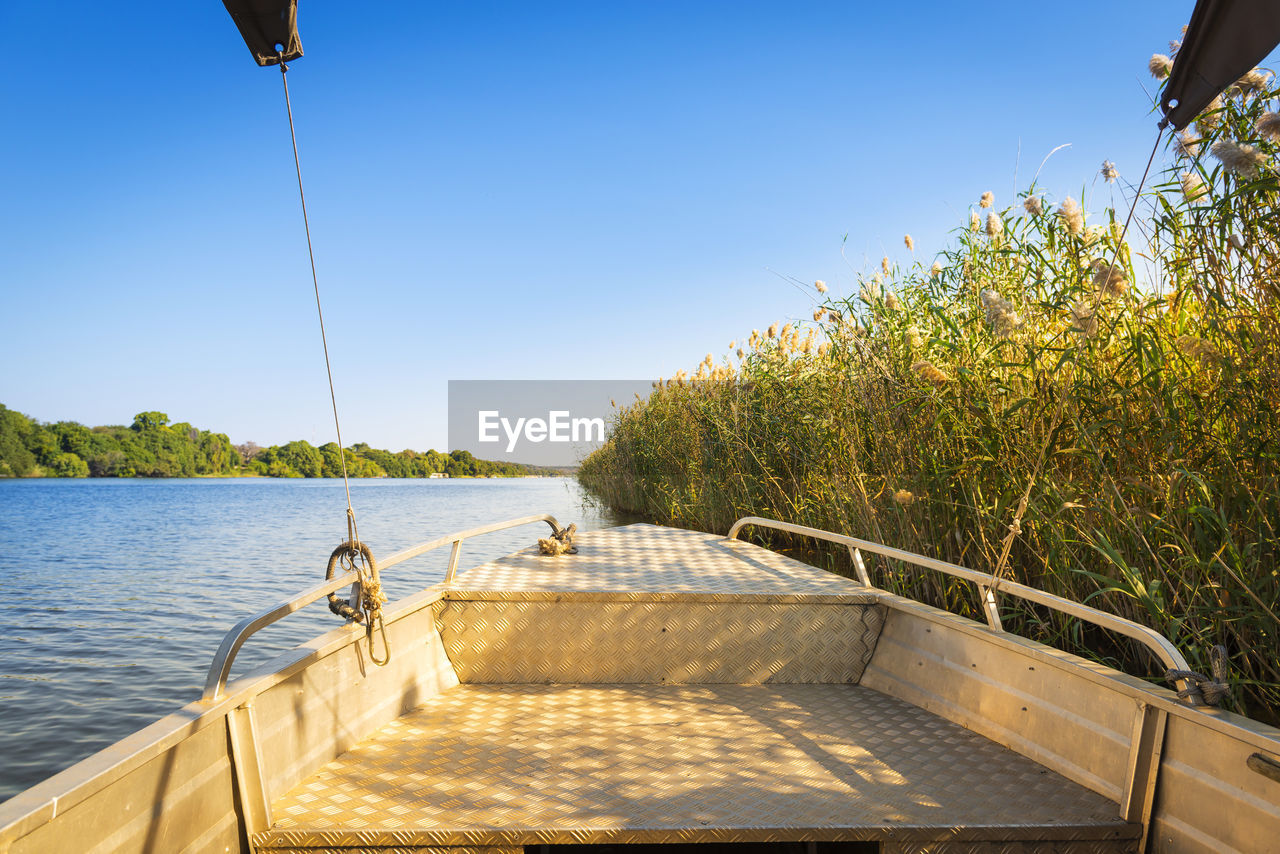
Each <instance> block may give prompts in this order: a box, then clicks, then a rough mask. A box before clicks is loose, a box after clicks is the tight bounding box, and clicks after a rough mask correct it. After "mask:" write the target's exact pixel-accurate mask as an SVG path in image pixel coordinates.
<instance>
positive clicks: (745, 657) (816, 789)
mask: <svg viewBox="0 0 1280 854" xmlns="http://www.w3.org/2000/svg"><path fill="white" fill-rule="evenodd" d="M882 610H883V609H882V607H881V606H880V605H878V604H877V598H876V594H875V593H874V592H873V591H871V590H869V589H868V588H865V587H862V586H861V585H858V584H857V583H855V582H853V581H850V580H847V579H843V578H839V577H836V576H833V575H830V574H828V573H825V572H822V571H819V570H816V569H814V568H813V567H809V566H806V565H804V564H801V563H798V562H796V561H793V560H790V559H788V558H786V557H783V556H781V555H777V554H775V553H772V552H767V551H764V550H761V549H758V548H756V547H753V546H749V545H747V544H745V543H738V542H731V541H725V540H723V539H721V538H718V537H711V536H709V535H701V534H695V533H692V532H688V531H676V530H672V529H663V528H655V527H653V526H648V525H639V526H630V527H627V528H621V529H614V530H611V531H606V532H599V533H595V534H587V535H583V536H582V537H581V538H580V553H579V554H578V555H573V556H563V557H559V558H547V557H542V556H539V555H537V554H535V553H534V552H533V551H532V550H530V551H526V552H521V553H519V554H517V555H512V556H510V557H508V558H503V559H502V560H499V561H495V562H493V563H489V564H485V565H483V566H480V567H477V568H476V569H474V570H471V571H470V572H467V573H465V574H463V575H461V576H459V578H458V579H457V580H456V581H455V582H454V583H453V584H452V585H450V586H449V588H448V589H447V590H446V592H445V594H444V596H443V598H442V600H441V602H440V606H439V608H438V610H437V613H436V624H437V628H438V630H439V632H440V635H441V638H442V640H443V648H444V650H446V651H447V653H448V657H449V659H450V661H451V662H452V664H453V666H454V668H455V669H456V672H457V675H458V677H459V679H460V680H461V683H462V684H458V685H456V686H455V687H452V688H448V689H446V690H444V691H442V692H440V693H438V694H435V695H434V696H431V697H429V698H428V699H426V700H425V702H422V703H420V704H418V705H417V706H416V707H415V708H413V709H412V710H411V711H409V712H408V713H406V714H404V715H402V716H401V717H399V718H397V719H395V720H393V721H391V722H390V723H387V724H385V725H384V726H382V727H381V728H379V729H377V730H376V731H375V732H374V733H373V734H372V735H370V736H368V737H367V738H365V739H363V740H362V741H360V742H359V743H358V744H356V745H355V746H354V747H353V748H352V749H350V750H348V751H347V752H345V753H343V754H342V755H340V756H338V757H337V758H336V759H334V760H333V761H331V762H329V763H327V764H325V765H323V766H322V767H320V768H319V770H318V771H316V772H315V773H313V774H311V775H310V776H309V777H307V778H306V779H305V780H303V781H302V782H301V783H299V784H298V785H296V786H294V787H293V788H292V789H291V790H289V791H288V792H287V793H285V794H284V795H283V796H281V797H279V798H278V799H276V800H275V801H274V802H273V803H272V805H271V809H270V813H271V816H272V824H271V826H270V828H269V829H267V830H265V831H262V832H259V833H257V834H256V835H255V837H254V843H255V845H256V846H257V847H258V848H259V850H263V851H272V852H280V851H298V852H311V854H315V852H318V851H325V852H328V851H354V850H395V851H417V850H427V849H430V850H433V851H438V850H439V849H440V848H447V847H461V848H466V849H475V848H486V849H490V850H494V849H500V848H506V849H515V848H519V847H521V846H526V845H555V844H610V845H613V844H636V843H649V844H653V843H728V842H751V843H777V842H793V843H794V842H835V841H841V842H853V841H864V842H866V843H868V844H869V845H870V850H875V848H876V844H877V843H879V844H880V846H881V849H880V850H884V851H902V852H907V851H912V852H915V851H920V852H923V851H949V852H950V851H955V852H961V851H963V852H978V851H982V852H986V851H996V850H1000V851H1004V850H1018V851H1042V850H1043V851H1070V852H1077V851H1079V852H1084V851H1129V850H1134V849H1135V848H1136V846H1137V842H1138V838H1139V836H1140V834H1141V827H1140V825H1138V824H1136V823H1133V822H1126V821H1123V820H1122V819H1121V818H1120V817H1119V815H1118V810H1117V806H1116V804H1115V802H1114V801H1112V800H1109V799H1107V798H1106V797H1103V796H1102V795H1100V794H1097V793H1095V792H1093V791H1090V790H1088V789H1086V788H1084V787H1083V786H1080V785H1078V784H1077V783H1074V782H1071V781H1070V780H1068V779H1066V778H1064V777H1062V776H1060V775H1058V774H1056V773H1053V772H1052V771H1050V770H1048V769H1047V768H1045V767H1043V766H1042V765H1039V764H1037V763H1035V762H1033V761H1031V760H1030V759H1027V758H1026V757H1024V756H1021V755H1019V754H1017V753H1015V752H1013V751H1012V750H1009V749H1008V748H1005V747H1002V746H1000V745H998V744H996V743H995V742H993V741H990V740H988V739H987V738H984V737H983V736H981V735H978V734H976V733H974V732H971V731H969V730H967V729H965V728H963V727H961V726H959V725H957V724H955V723H951V722H949V721H947V720H944V719H943V718H941V717H938V716H936V715H934V714H931V713H930V712H927V711H924V710H923V709H921V708H919V707H917V706H914V705H912V704H910V703H907V702H904V701H902V700H899V699H895V698H893V697H890V696H888V695H886V694H883V693H880V692H878V691H875V690H872V689H871V688H867V687H864V686H860V685H858V684H856V683H857V681H858V679H859V677H860V676H861V673H862V670H863V668H864V667H865V666H866V663H867V660H868V659H869V658H870V656H871V654H872V652H873V650H874V647H875V644H876V639H877V637H878V634H879V631H880V628H881V626H882V624H883V619H884V618H883V613H882ZM264 749H265V750H266V751H270V750H271V742H270V738H269V737H267V738H266V739H265V742H264Z"/></svg>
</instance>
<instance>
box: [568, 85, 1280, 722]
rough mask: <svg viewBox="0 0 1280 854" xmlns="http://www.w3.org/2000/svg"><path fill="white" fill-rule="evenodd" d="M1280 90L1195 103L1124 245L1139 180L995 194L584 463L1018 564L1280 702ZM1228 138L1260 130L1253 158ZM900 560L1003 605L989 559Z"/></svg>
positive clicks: (712, 500) (1105, 655)
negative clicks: (1278, 109) (935, 568)
mask: <svg viewBox="0 0 1280 854" xmlns="http://www.w3.org/2000/svg"><path fill="white" fill-rule="evenodd" d="M1277 96H1280V91H1276V90H1274V89H1272V90H1268V91H1263V92H1260V93H1256V92H1246V93H1240V92H1237V93H1235V94H1234V95H1232V96H1231V97H1229V98H1227V99H1226V100H1225V101H1224V102H1222V103H1220V104H1215V105H1214V106H1213V107H1212V109H1211V111H1210V112H1209V113H1208V114H1207V115H1206V116H1204V117H1202V119H1201V121H1200V122H1199V123H1198V124H1197V125H1195V126H1193V128H1192V129H1191V131H1190V134H1189V138H1190V139H1193V140H1198V154H1196V155H1195V156H1189V155H1187V154H1185V153H1179V152H1178V151H1177V150H1176V147H1175V146H1171V147H1170V150H1169V151H1168V152H1167V153H1166V164H1167V165H1166V166H1165V167H1164V169H1163V172H1162V173H1161V174H1157V175H1156V176H1155V177H1154V179H1153V180H1151V181H1149V184H1148V190H1147V191H1146V192H1144V195H1143V198H1142V199H1141V200H1140V202H1139V205H1138V212H1137V214H1136V215H1135V217H1134V225H1133V226H1132V227H1131V228H1132V231H1131V233H1130V234H1129V235H1128V239H1127V240H1126V242H1125V245H1121V244H1120V242H1119V236H1120V226H1121V224H1122V219H1123V217H1124V214H1125V213H1126V212H1127V201H1125V202H1118V203H1117V204H1118V206H1120V207H1121V210H1120V211H1119V212H1118V213H1117V212H1116V211H1114V210H1105V211H1104V212H1103V213H1102V214H1100V215H1099V216H1097V217H1095V218H1094V219H1093V220H1092V221H1090V222H1087V223H1083V224H1082V223H1079V222H1072V221H1070V218H1069V217H1067V216H1064V215H1063V214H1062V213H1061V211H1062V202H1059V203H1056V204H1053V203H1051V202H1050V200H1049V199H1048V198H1047V197H1046V194H1045V193H1044V191H1043V190H1042V189H1041V188H1040V187H1037V186H1032V187H1031V188H1029V189H1028V190H1027V191H1026V192H1025V193H1024V194H1023V195H1022V196H1021V197H1020V198H1019V199H1018V200H1016V201H1015V202H1014V203H1013V204H1011V205H1009V206H1008V207H1005V208H1003V209H1001V208H996V207H992V208H990V209H982V208H981V207H975V209H974V214H976V215H977V218H976V222H977V227H976V229H975V228H973V227H972V226H971V225H969V224H966V225H965V226H963V227H961V228H960V229H959V230H958V231H957V233H956V238H955V240H954V241H953V243H952V245H951V246H950V247H949V248H948V249H946V250H945V251H944V252H942V253H941V254H940V255H939V256H938V257H937V259H936V262H937V263H936V264H933V265H930V264H926V263H923V262H921V263H913V264H912V265H910V266H908V267H905V268H899V267H893V266H890V265H888V263H887V262H886V264H885V269H884V270H880V271H877V273H876V275H874V276H871V275H864V276H860V277H859V278H858V280H857V281H856V282H854V283H853V285H852V287H851V290H852V293H850V294H848V295H845V296H835V294H834V290H833V291H832V292H829V293H827V294H826V295H825V296H822V297H821V299H822V300H824V301H823V302H821V303H820V304H819V305H817V307H816V309H815V314H816V315H817V317H816V318H815V320H814V322H813V323H812V324H810V323H808V321H806V322H805V323H804V324H795V325H788V326H786V327H784V328H783V329H782V330H777V329H776V327H775V328H771V330H770V332H766V333H764V334H754V335H753V336H752V339H751V341H750V342H749V343H748V345H746V346H744V347H743V348H742V353H741V356H739V355H737V354H736V353H731V354H730V355H729V356H728V357H726V358H725V359H723V360H722V361H721V362H719V363H715V362H714V360H712V361H711V362H704V363H703V364H702V365H700V366H699V368H698V371H697V372H696V373H695V374H692V375H688V374H685V373H684V372H680V373H678V374H677V377H676V378H675V379H673V380H669V381H666V382H662V383H660V384H659V385H658V387H657V388H656V389H655V391H654V393H653V394H652V396H651V397H650V398H649V399H648V401H646V402H645V403H643V404H640V403H637V404H635V405H634V406H632V407H630V408H628V409H626V410H624V411H622V412H621V413H620V415H619V416H618V418H617V423H616V425H615V429H614V431H613V434H612V436H611V438H610V440H609V442H608V443H607V444H606V445H605V446H604V447H603V448H602V449H601V450H599V451H597V452H596V453H595V454H593V455H592V456H591V457H590V458H588V459H587V460H586V461H585V463H584V465H583V466H582V469H581V471H580V472H579V478H580V480H581V482H582V483H583V484H584V485H585V486H586V487H587V488H588V489H589V490H590V491H591V492H592V493H593V494H595V495H596V496H597V497H599V498H600V499H601V500H602V501H603V502H605V503H607V504H608V505H610V506H611V507H613V508H614V509H616V510H618V511H622V512H627V513H632V514H636V515H639V516H642V517H644V518H648V519H651V520H653V521H656V522H661V523H665V524H673V525H679V526H686V527H691V528H698V529H702V530H708V531H718V532H723V531H725V530H727V528H728V527H729V525H730V524H732V522H733V521H734V520H735V519H736V518H738V517H740V516H743V515H748V514H755V515H761V516H767V517H773V518H777V519H782V520H786V521H792V522H797V523H801V524H806V525H812V526H815V527H818V528H825V529H828V530H832V531H840V532H845V533H849V534H853V535H855V536H861V537H865V538H868V539H873V540H878V541H880V542H883V543H886V544H889V545H893V546H897V547H900V548H905V549H908V550H911V551H915V552H919V553H922V554H925V555H930V556H934V557H939V558H942V559H945V560H949V561H954V562H956V563H960V564H964V565H966V566H970V567H973V568H976V569H982V570H987V571H994V572H997V573H1001V574H1004V575H1006V576H1007V577H1010V578H1013V579H1015V580H1018V581H1022V582H1025V583H1028V584H1032V585H1034V586H1037V587H1041V588H1043V589H1046V590H1048V591H1050V592H1053V593H1057V594H1059V595H1063V596H1068V597H1070V598H1073V599H1076V600H1079V601H1083V602H1087V603H1089V604H1091V605H1094V606H1097V607H1099V608H1102V609H1105V610H1108V611H1111V612H1114V613H1118V614H1121V615H1123V616H1126V617H1129V618H1131V619H1134V620H1136V621H1138V622H1140V623H1143V624H1145V625H1149V626H1151V627H1153V628H1155V629H1156V630H1158V631H1160V632H1162V633H1163V634H1165V635H1167V636H1168V637H1170V638H1171V639H1172V640H1173V642H1174V643H1175V644H1176V645H1177V646H1178V647H1179V648H1181V649H1182V650H1183V651H1184V653H1185V654H1186V655H1187V657H1188V659H1189V660H1190V661H1191V662H1192V663H1193V665H1198V666H1199V669H1202V670H1205V671H1206V672H1207V668H1208V660H1207V659H1208V651H1209V648H1210V646H1212V645H1213V644H1223V645H1225V646H1226V647H1227V650H1228V652H1229V655H1230V660H1231V667H1232V672H1231V679H1232V681H1233V683H1234V687H1233V696H1232V699H1231V700H1230V701H1229V705H1230V706H1231V707H1232V708H1234V709H1235V710H1237V711H1241V712H1244V713H1246V714H1249V715H1251V716H1253V717H1256V718H1259V719H1262V720H1265V721H1268V722H1271V723H1280V641H1278V637H1280V618H1278V617H1277V613H1280V577H1278V575H1277V572H1278V567H1280V561H1278V558H1280V540H1278V538H1277V530H1276V528H1277V526H1278V525H1280V460H1278V455H1280V414H1278V413H1280V311H1278V310H1277V301H1278V300H1280V269H1278V268H1277V264H1278V263H1280V207H1278V206H1277V199H1278V198H1280V197H1278V195H1277V194H1278V193H1280V182H1277V177H1276V154H1277V146H1276V144H1275V141H1274V140H1273V139H1271V138H1266V137H1263V136H1261V135H1260V133H1259V131H1258V130H1257V129H1256V128H1257V127H1258V122H1259V121H1260V120H1262V121H1263V124H1262V127H1263V129H1264V130H1266V129H1267V128H1268V125H1267V121H1269V120H1268V119H1266V118H1265V116H1267V115H1270V114H1269V113H1268V111H1267V110H1268V106H1269V104H1270V103H1272V102H1273V100H1274V99H1275V98H1276V97H1277ZM1275 121H1276V123H1277V124H1280V119H1276V120H1275ZM1215 143H1228V144H1234V143H1244V144H1248V145H1251V146H1253V147H1254V149H1255V151H1256V152H1257V157H1256V159H1257V160H1258V161H1259V163H1260V164H1261V165H1260V168H1259V169H1258V172H1257V173H1256V175H1249V174H1245V173H1247V171H1248V170H1247V163H1246V168H1245V173H1242V172H1241V171H1240V170H1239V169H1237V171H1234V172H1233V171H1230V170H1229V169H1228V168H1226V167H1225V166H1224V165H1223V163H1222V160H1223V159H1225V160H1231V159H1232V151H1231V150H1227V149H1223V148H1221V147H1219V148H1218V149H1216V150H1215V152H1214V153H1211V146H1213V145H1214V144H1215ZM1215 153H1220V154H1221V158H1220V157H1218V156H1215ZM1246 154H1247V152H1246ZM1237 155H1238V152H1237ZM1236 159H1237V160H1238V159H1239V157H1238V156H1237V158H1236ZM1184 174H1190V175H1194V176H1197V177H1198V178H1199V179H1200V180H1201V181H1202V182H1203V183H1204V185H1205V191H1204V193H1203V195H1201V196H1199V197H1198V198H1197V199H1195V200H1193V201H1192V200H1188V199H1187V197H1186V195H1185V194H1184V189H1183V182H1182V176H1183V175H1184ZM1134 177H1136V176H1134ZM1097 180H1098V179H1095V181H1097ZM1101 186H1102V187H1105V186H1106V185H1105V184H1103V185H1101ZM1117 188H1118V187H1117ZM1084 195H1085V194H1083V193H1081V194H1079V196H1080V197H1083V196H1084ZM1117 195H1118V196H1119V195H1122V194H1117ZM1028 200H1039V201H1040V203H1039V205H1036V204H1035V203H1034V202H1033V201H1028ZM1063 201H1065V200H1063ZM1037 207H1038V208H1039V210H1038V211H1037ZM1067 208H1068V211H1069V210H1070V205H1068V206H1067ZM989 214H994V216H995V217H996V218H997V220H998V225H999V226H1000V228H999V229H998V230H997V229H991V231H992V232H995V236H994V237H993V236H989V234H988V228H987V226H986V222H987V217H988V215H989ZM1131 247H1132V248H1131ZM1139 247H1144V248H1142V249H1139ZM1113 257H1118V261H1117V266H1118V267H1119V268H1120V270H1121V271H1122V272H1121V273H1118V274H1117V275H1114V276H1110V277H1109V276H1108V275H1107V274H1106V272H1105V271H1106V270H1107V269H1108V267H1107V265H1108V264H1109V263H1110V261H1111V259H1112V258H1113ZM933 260H934V259H930V261H933ZM818 298H819V297H818V295H817V293H816V292H815V300H816V299H818ZM801 326H803V327H804V328H801ZM770 333H772V334H770ZM1011 529H1012V530H1013V531H1014V533H1011ZM771 542H772V544H774V545H776V546H780V547H783V548H804V549H809V550H810V551H809V552H808V555H809V556H810V557H812V558H813V559H815V560H817V561H819V562H821V563H823V564H824V565H827V566H829V567H831V568H833V569H836V570H837V571H843V572H848V571H849V567H848V565H847V556H845V555H842V554H841V553H840V551H839V550H836V549H830V550H827V549H823V548H822V547H820V546H816V545H815V544H812V543H799V542H795V541H792V540H789V539H788V538H785V537H780V536H778V535H773V538H772V540H771ZM1006 552H1007V555H1006V556H1005V557H1004V559H1003V560H1002V555H1003V554H1005V553H1006ZM878 570H879V574H878V577H877V581H878V583H880V584H881V585H882V586H885V587H888V588H890V589H892V590H894V591H897V592H902V593H906V594H909V595H913V596H916V597H918V598H922V599H924V600H925V601H929V602H932V603H934V604H937V605H940V606H943V607H947V608H950V609H952V610H957V611H959V612H962V613H967V614H970V615H973V616H975V617H976V616H978V611H977V609H976V600H975V598H974V597H973V595H972V593H971V591H970V589H969V587H968V585H967V584H965V583H962V582H957V581H955V580H948V579H946V578H944V577H942V576H940V575H938V574H935V573H931V572H929V571H927V570H919V571H916V570H912V571H906V570H901V569H895V570H893V571H890V568H889V567H886V566H884V565H883V564H881V565H880V566H879V567H878ZM1003 604H1004V606H1005V607H1006V609H1007V610H1008V611H1009V613H1010V619H1009V622H1008V623H1007V626H1008V627H1009V628H1011V629H1013V630H1015V631H1019V632H1021V633H1022V634H1025V635H1027V636H1030V637H1034V638H1037V639H1039V640H1043V641H1046V642H1049V643H1053V644H1056V645H1058V646H1062V647H1064V648H1067V649H1072V650H1074V651H1077V652H1084V653H1086V654H1089V655H1091V656H1093V657H1095V658H1098V659H1100V660H1103V661H1107V662H1109V663H1112V664H1115V665H1117V666H1120V667H1122V668H1124V669H1127V670H1129V671H1131V672H1134V673H1138V674H1143V675H1150V674H1153V673H1155V672H1157V667H1156V665H1155V663H1154V662H1153V661H1152V660H1151V659H1150V657H1149V656H1148V655H1147V654H1146V653H1144V652H1142V651H1140V650H1139V649H1137V648H1136V647H1134V646H1133V645H1132V644H1130V643H1129V642H1128V641H1126V640H1124V639H1121V638H1116V637H1112V636H1107V635H1106V634H1105V633H1103V632H1101V631H1100V630H1092V629H1088V628H1086V627H1082V626H1081V624H1079V623H1078V622H1076V621H1072V620H1069V619H1066V618H1062V617H1060V616H1058V615H1055V614H1051V613H1048V612H1044V611H1040V610H1037V609H1035V608H1023V607H1020V606H1015V605H1014V604H1013V603H1011V602H1005V603H1003Z"/></svg>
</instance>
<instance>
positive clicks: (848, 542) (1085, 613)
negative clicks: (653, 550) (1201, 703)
mask: <svg viewBox="0 0 1280 854" xmlns="http://www.w3.org/2000/svg"><path fill="white" fill-rule="evenodd" d="M748 525H751V526H753V527H756V528H773V529H775V530H778V531H786V532H788V533H791V534H800V535H801V536H805V537H812V538H814V539H816V540H826V541H827V542H829V543H839V544H841V545H844V546H847V547H848V549H849V556H850V557H851V558H853V567H854V570H855V571H856V572H857V573H858V580H859V581H861V582H862V583H863V584H865V585H866V586H867V587H875V585H874V584H872V583H871V577H870V576H869V575H868V573H867V567H866V564H865V563H864V562H863V560H862V552H864V551H867V552H871V553H872V554H878V555H881V556H883V557H887V558H891V559H893V560H900V561H903V562H904V563H910V564H914V565H916V566H923V567H926V568H928V569H936V570H938V571H939V572H944V573H946V574H947V575H953V576H955V577H957V578H963V579H965V580H966V581H972V582H973V583H974V584H975V585H976V586H977V588H978V594H979V598H980V599H981V601H982V610H983V612H984V613H985V614H986V617H987V624H988V625H989V626H990V627H991V628H992V629H993V630H995V631H997V632H1003V631H1004V626H1003V624H1002V623H1001V622H1000V611H999V608H998V607H997V605H996V596H995V594H996V593H1008V594H1009V595H1011V596H1016V597H1018V598H1019V599H1025V600H1027V601H1028V602H1035V603H1036V604H1038V605H1044V606H1045V607H1048V608H1052V609H1053V610H1055V611H1060V612H1062V613H1064V614H1068V615H1070V616H1072V617H1076V618H1077V619H1080V620H1084V621H1086V622H1089V623H1093V624H1094V625H1095V626H1101V627H1102V628H1104V629H1110V630H1111V631H1113V632H1116V633H1118V634H1122V635H1124V636H1125V637H1128V638H1132V639H1133V640H1136V641H1138V642H1139V643H1141V644H1143V645H1144V646H1145V647H1147V649H1149V650H1151V651H1152V652H1153V653H1155V655H1156V657H1157V658H1158V659H1159V660H1160V661H1161V662H1162V663H1163V664H1164V665H1165V667H1166V668H1168V669H1169V670H1190V669H1191V668H1190V667H1188V665H1187V660H1186V659H1185V658H1183V657H1182V653H1180V652H1178V648H1177V647H1175V646H1174V645H1173V643H1171V642H1170V641H1169V639H1168V638H1166V637H1165V636H1164V635H1162V634H1160V633H1159V632H1157V631H1156V630H1155V629H1150V628H1147V627H1146V626H1143V625H1140V624H1138V623H1135V622H1133V621H1132V620H1126V619H1125V618H1124V617H1117V616H1116V615H1115V614H1108V613H1107V612H1106V611H1099V610H1098V609H1097V608H1090V607H1089V606H1088V605H1081V604H1080V603H1079V602H1073V601H1072V600H1070V599H1064V598H1063V597H1061V596H1055V595H1053V594H1052V593H1046V592H1044V591H1043V590H1038V589H1036V588H1035V587H1028V586H1027V585H1025V584H1020V583H1018V582H1016V581H1009V580H1008V579H1004V578H997V577H996V576H994V575H991V574H990V573H987V572H979V571H978V570H975V569H967V568H965V567H963V566H959V565H957V564H954V563H947V562H946V561H942V560H936V559H934V558H931V557H925V556H924V555H918V554H915V553H913V552H907V551H903V550H902V549H895V548H892V547H890V546H883V545H880V544H879V543H873V542H871V541H869V540H860V539H858V538H857V537H848V536H845V535H844V534H833V533H831V532H830V531H823V530H820V529H818V528H809V527H806V526H804V525H793V524H791V523H790V522H778V521H776V520H773V519H763V518H761V517H759V516H745V517H743V518H741V519H739V520H738V521H737V522H734V523H733V527H732V528H730V529H729V533H728V534H727V535H726V536H727V537H728V538H729V539H731V540H735V539H737V538H738V532H739V531H741V530H742V529H743V528H745V527H747V526H748Z"/></svg>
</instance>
